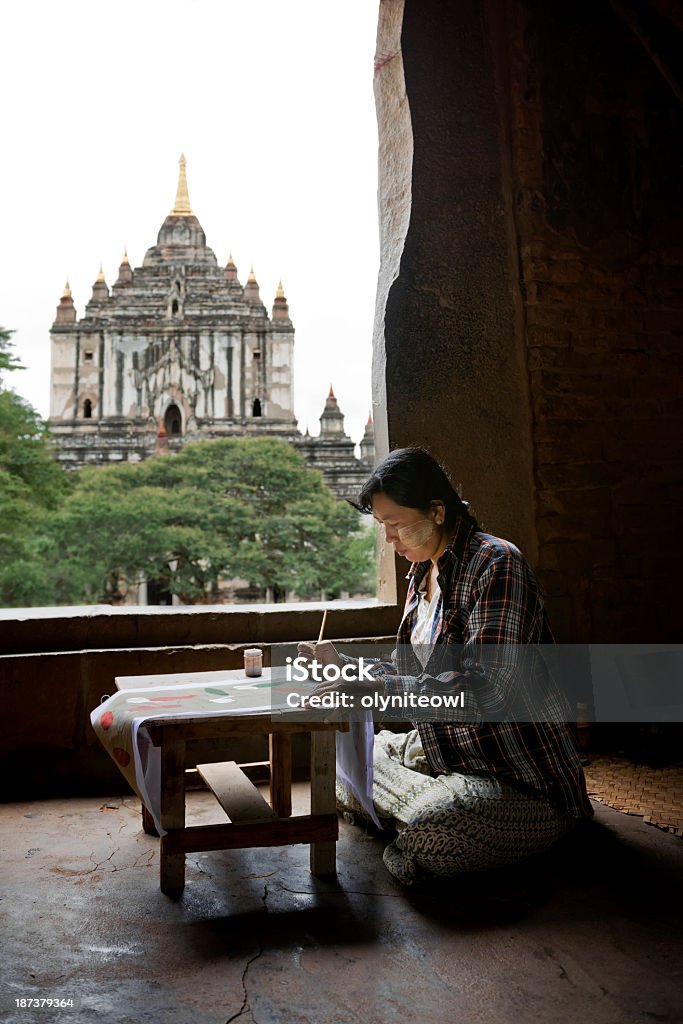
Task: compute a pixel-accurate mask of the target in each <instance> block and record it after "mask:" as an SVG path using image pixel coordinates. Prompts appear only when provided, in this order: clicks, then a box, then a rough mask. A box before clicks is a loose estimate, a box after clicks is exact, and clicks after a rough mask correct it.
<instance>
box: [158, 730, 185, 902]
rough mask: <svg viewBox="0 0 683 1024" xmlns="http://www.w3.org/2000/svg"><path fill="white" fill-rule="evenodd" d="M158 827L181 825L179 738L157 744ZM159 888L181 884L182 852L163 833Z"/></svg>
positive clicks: (176, 889) (177, 888)
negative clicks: (159, 781) (158, 774)
mask: <svg viewBox="0 0 683 1024" xmlns="http://www.w3.org/2000/svg"><path fill="white" fill-rule="evenodd" d="M160 819H161V827H162V829H164V830H167V831H169V832H170V831H171V829H183V828H184V827H185V744H184V743H183V741H182V740H173V741H172V742H168V743H165V744H164V745H163V747H162V748H161V814H160ZM159 856H160V861H161V864H160V874H161V881H160V885H161V891H162V892H165V893H166V894H167V895H169V896H177V895H179V894H180V893H181V892H182V891H183V889H184V887H185V854H184V853H181V852H178V851H175V850H173V849H172V844H169V843H168V842H167V837H166V836H162V837H161V843H160V850H159Z"/></svg>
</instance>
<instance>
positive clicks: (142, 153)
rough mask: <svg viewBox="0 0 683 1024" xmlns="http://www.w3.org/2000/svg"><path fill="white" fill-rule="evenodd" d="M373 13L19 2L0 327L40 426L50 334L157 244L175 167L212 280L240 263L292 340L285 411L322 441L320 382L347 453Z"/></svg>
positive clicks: (366, 214) (6, 138)
mask: <svg viewBox="0 0 683 1024" xmlns="http://www.w3.org/2000/svg"><path fill="white" fill-rule="evenodd" d="M378 5H379V3H378V0H345V3H344V4H341V5H340V4H336V3H335V4H333V3H326V2H324V0H239V2H237V0H117V2H116V3H112V2H109V0H98V2H97V3H93V2H92V0H60V2H59V3H53V2H51V0H21V2H18V0H17V2H14V3H3V4H2V5H1V7H0V33H1V36H2V40H3V47H2V57H1V60H0V88H1V90H2V96H3V117H2V139H3V143H4V145H3V156H2V163H1V164H0V166H1V168H2V171H1V173H2V180H1V182H0V187H1V188H2V201H3V216H2V245H1V246H0V260H1V266H0V282H2V290H1V291H0V326H5V327H8V328H12V329H14V330H15V332H16V333H15V335H14V340H15V343H16V351H17V354H18V355H19V357H20V358H21V360H22V362H23V363H24V364H25V365H26V366H27V368H28V369H27V370H25V371H23V372H21V373H16V374H13V375H12V377H11V378H10V381H9V382H8V383H11V384H12V386H13V387H14V388H15V390H16V391H17V392H19V394H21V395H23V396H24V397H25V398H27V399H28V400H29V401H30V402H31V403H32V404H33V405H34V406H35V407H36V408H37V409H38V410H39V412H40V413H41V414H42V415H43V416H47V415H48V414H49V364H50V345H49V331H50V326H51V324H52V322H53V320H54V317H55V308H56V306H57V304H58V301H59V297H60V295H61V294H62V290H63V286H64V282H65V279H66V278H67V277H68V278H69V281H70V284H71V289H72V292H73V297H74V302H75V304H76V310H77V314H78V316H79V317H80V316H82V315H83V313H84V307H85V304H86V302H87V301H88V300H89V298H90V294H91V290H92V284H93V282H94V280H95V277H96V276H97V272H98V270H99V266H100V263H102V265H103V267H104V272H105V277H106V280H107V283H108V284H109V285H110V286H111V285H112V284H113V282H114V281H115V280H116V276H117V273H118V266H119V264H120V262H121V258H122V256H123V251H124V249H125V248H127V249H128V255H129V258H130V262H131V264H132V265H133V267H136V266H139V265H140V264H141V263H142V260H143V257H144V254H145V251H146V250H147V249H148V248H149V247H150V246H151V245H154V244H155V242H156V237H157V233H158V231H159V228H160V227H161V224H162V222H163V220H164V218H165V217H166V215H167V214H168V213H169V212H170V210H171V207H172V205H173V201H174V198H175V190H176V183H177V175H178V158H179V156H180V154H181V152H184V153H185V156H186V158H187V177H188V186H189V193H190V201H191V204H192V208H193V211H194V213H195V214H196V215H197V217H198V218H199V221H200V223H201V225H202V227H203V228H204V231H205V233H206V238H207V244H208V245H209V246H210V247H211V248H212V249H213V250H214V252H215V253H216V257H217V259H218V262H219V264H221V265H224V264H225V262H226V261H227V257H228V253H229V252H232V254H233V257H234V259H235V262H236V263H237V267H238V272H239V278H240V280H241V282H242V284H244V283H245V282H246V279H247V275H248V273H249V268H250V265H251V264H252V263H253V265H254V269H255V272H256V277H257V280H258V282H259V285H260V288H261V298H262V299H263V301H264V302H265V304H266V307H267V308H268V310H269V312H270V309H271V306H272V301H273V298H274V297H275V290H276V287H277V282H278V279H279V278H280V277H282V280H283V283H284V288H285V294H286V296H287V299H288V301H289V306H290V315H291V317H292V320H293V322H294V326H295V329H296V344H295V350H294V351H295V412H296V415H297V417H298V420H299V427H300V429H301V430H302V431H304V430H305V429H306V427H307V426H308V427H309V429H310V430H311V433H313V434H316V433H317V432H318V429H319V423H318V417H319V416H320V413H321V412H322V408H323V405H324V401H325V397H326V395H327V391H328V388H329V385H330V383H333V385H334V389H335V393H336V395H337V397H338V399H339V404H340V406H341V408H342V411H343V412H344V414H345V416H346V430H347V433H348V434H349V435H350V436H351V437H353V439H354V440H355V441H358V440H359V439H360V437H361V436H362V433H363V428H364V424H365V421H366V419H367V415H368V411H369V409H370V364H371V338H372V320H373V309H374V296H375V285H376V278H377V267H378V259H379V255H378V254H379V245H378V229H377V208H376V187H377V129H376V122H375V110H374V101H373V94H372V71H373V55H374V49H375V33H376V25H377V10H378Z"/></svg>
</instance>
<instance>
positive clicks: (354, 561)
mask: <svg viewBox="0 0 683 1024" xmlns="http://www.w3.org/2000/svg"><path fill="white" fill-rule="evenodd" d="M72 475H73V476H74V478H75V486H74V488H73V490H72V492H71V493H70V494H69V495H68V497H67V498H66V500H64V501H63V503H62V504H61V505H60V507H59V508H58V509H57V510H56V511H55V512H54V513H53V514H52V515H51V517H50V528H49V529H50V535H51V541H52V544H53V548H54V550H55V551H58V552H59V554H60V557H59V560H55V563H54V567H53V569H52V570H51V572H52V579H53V585H54V592H55V599H56V601H57V602H58V603H73V602H88V603H91V602H93V601H107V602H112V603H115V602H117V601H121V600H122V599H123V598H124V596H125V591H126V588H127V587H128V586H130V585H131V584H134V583H135V582H136V581H137V580H139V579H140V578H141V577H144V578H146V579H148V580H156V581H159V582H160V583H161V584H162V585H163V586H164V587H165V588H166V589H168V590H169V591H170V592H171V593H174V594H177V595H178V596H179V598H180V599H181V600H182V601H183V602H184V603H188V604H191V603H196V602H206V601H215V600H217V599H219V583H220V581H221V580H225V579H232V578H241V579H244V580H246V581H247V582H248V583H249V584H251V585H253V586H258V587H267V588H270V589H271V590H272V591H273V592H284V591H296V593H297V594H299V595H300V596H302V597H308V596H318V595H319V594H320V592H321V591H323V592H325V593H327V594H328V595H330V596H336V595H338V594H339V593H341V592H342V591H344V590H348V591H358V590H367V589H369V588H370V586H371V583H370V581H371V574H372V538H371V536H370V535H369V533H368V531H367V530H366V529H365V528H364V527H363V526H362V525H361V523H360V522H359V516H358V513H357V512H356V511H355V510H354V509H352V508H351V507H350V506H349V505H347V504H346V503H345V502H339V501H337V500H336V499H335V497H334V495H333V494H332V493H331V491H330V490H329V489H328V488H327V487H326V485H325V484H324V482H323V480H322V477H321V476H320V474H319V473H317V472H316V471H314V470H311V469H310V468H309V467H308V466H307V465H306V463H305V462H304V460H303V458H302V457H301V456H300V455H299V453H298V452H296V451H295V450H294V449H293V448H292V446H291V445H290V444H288V443H287V442H285V441H282V440H279V439H273V438H235V439H230V440H225V441H201V442H198V443H196V444H190V445H187V446H186V447H185V448H183V450H182V451H181V452H180V453H179V454H177V455H166V456H158V457H156V458H154V459H149V460H147V461H145V462H143V463H140V464H138V465H123V466H109V467H102V468H88V469H83V470H80V471H79V472H78V473H76V474H72Z"/></svg>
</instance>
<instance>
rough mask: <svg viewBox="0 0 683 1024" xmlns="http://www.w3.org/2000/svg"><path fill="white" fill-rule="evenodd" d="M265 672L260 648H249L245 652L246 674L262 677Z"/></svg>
mask: <svg viewBox="0 0 683 1024" xmlns="http://www.w3.org/2000/svg"><path fill="white" fill-rule="evenodd" d="M262 671H263V651H262V650H261V648H260V647H247V649H246V651H245V652H244V674H245V675H246V676H260V675H261V673H262Z"/></svg>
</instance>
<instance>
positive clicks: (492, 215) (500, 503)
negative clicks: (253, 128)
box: [385, 0, 534, 550]
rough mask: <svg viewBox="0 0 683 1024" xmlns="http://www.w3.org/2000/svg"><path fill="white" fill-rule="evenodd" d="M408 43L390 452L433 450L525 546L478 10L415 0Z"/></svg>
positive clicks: (497, 167) (523, 444)
mask: <svg viewBox="0 0 683 1024" xmlns="http://www.w3.org/2000/svg"><path fill="white" fill-rule="evenodd" d="M444 12H447V16H444ZM401 44H402V51H403V64H404V74H405V84H406V91H407V94H408V102H409V105H410V117H411V120H412V131H413V144H414V156H413V162H412V208H411V213H410V224H409V228H408V233H407V237H406V239H405V245H404V250H403V257H402V260H401V272H400V275H399V277H398V279H397V280H396V282H395V283H394V285H393V288H392V289H391V292H390V294H389V300H388V303H387V307H386V315H385V334H386V339H387V344H386V381H387V408H388V421H389V436H390V443H391V447H398V446H400V445H404V444H413V443H419V444H424V445H426V446H427V447H429V448H430V449H431V450H432V451H433V452H434V453H435V454H437V455H438V456H439V457H441V458H442V459H444V460H445V462H446V463H447V464H448V466H449V467H450V469H451V470H452V473H453V477H454V480H455V482H456V483H459V482H462V484H463V493H464V496H465V497H467V498H468V499H469V500H470V501H472V502H473V504H474V506H475V509H476V511H477V512H478V513H479V514H480V516H481V517H482V518H483V520H484V522H485V524H486V526H487V527H488V528H489V529H490V530H492V531H498V532H500V533H502V534H505V535H507V536H509V537H510V539H512V540H515V541H516V542H517V543H518V544H519V545H520V546H521V547H523V548H525V549H526V550H529V549H530V548H533V544H534V530H533V499H532V463H531V414H530V407H529V398H528V393H527V387H528V384H527V373H526V364H525V352H524V344H523V337H522V334H521V330H519V324H518V323H517V317H518V306H517V307H516V304H515V287H516V279H517V276H518V274H517V270H516V261H515V259H514V239H513V235H512V225H511V222H510V218H509V212H508V210H507V208H506V202H505V197H504V192H505V187H506V186H505V166H504V165H505V159H506V158H505V154H504V153H502V152H501V145H500V126H499V116H498V108H497V99H496V88H495V77H494V68H493V62H492V57H491V53H490V47H489V42H488V39H487V33H486V26H485V23H484V20H483V18H482V8H481V4H480V3H479V2H478V0H469V2H468V0H462V2H459V3H457V4H452V3H448V4H443V3H440V2H438V0H426V2H419V3H416V2H411V0H408V2H407V3H406V5H405V10H404V18H403V32H402V38H401ZM388 130H391V128H390V126H388Z"/></svg>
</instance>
